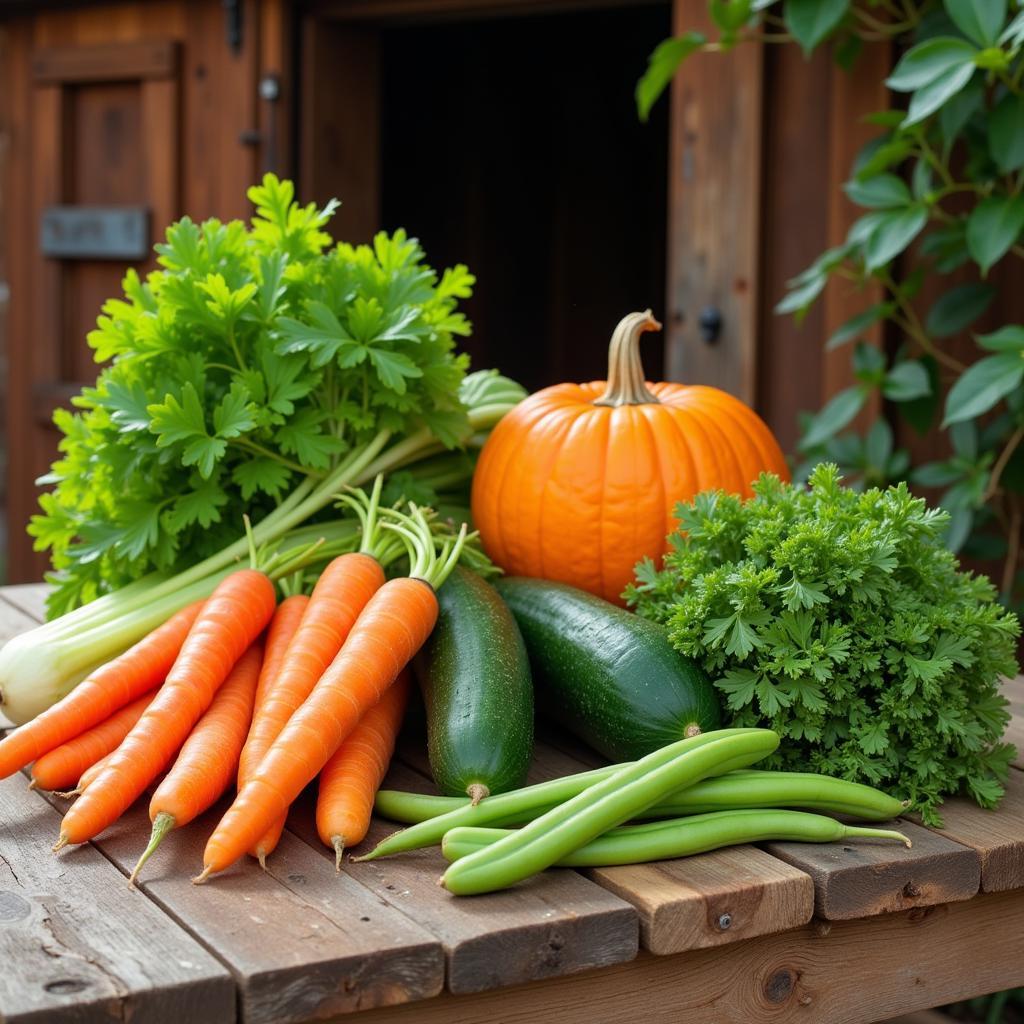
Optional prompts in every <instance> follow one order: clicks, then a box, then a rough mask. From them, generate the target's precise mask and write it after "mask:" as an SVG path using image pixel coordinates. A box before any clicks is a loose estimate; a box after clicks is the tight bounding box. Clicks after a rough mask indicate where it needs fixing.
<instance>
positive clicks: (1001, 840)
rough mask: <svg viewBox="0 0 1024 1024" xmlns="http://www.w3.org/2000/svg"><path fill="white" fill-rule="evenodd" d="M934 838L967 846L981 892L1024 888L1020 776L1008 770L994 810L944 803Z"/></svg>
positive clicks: (1023, 776) (958, 802) (960, 802)
mask: <svg viewBox="0 0 1024 1024" xmlns="http://www.w3.org/2000/svg"><path fill="white" fill-rule="evenodd" d="M942 821H943V826H944V827H943V828H942V829H941V830H938V834H939V835H942V836H945V837H946V838H947V839H953V840H955V841H956V842H958V843H962V844H963V845H964V846H969V847H970V848H971V849H972V850H974V851H976V852H977V854H978V859H979V861H980V863H981V889H982V892H1002V891H1004V890H1006V889H1020V888H1024V772H1020V771H1017V770H1016V769H1011V770H1010V777H1009V779H1008V780H1007V784H1006V795H1005V796H1004V797H1003V799H1002V800H1001V801H1000V803H999V807H998V808H997V809H996V810H992V811H986V810H984V809H983V808H981V807H979V806H978V805H977V804H976V803H974V801H973V800H967V799H957V800H947V801H946V802H945V803H944V804H943V805H942Z"/></svg>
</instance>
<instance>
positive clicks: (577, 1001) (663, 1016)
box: [360, 890, 1024, 1024]
mask: <svg viewBox="0 0 1024 1024" xmlns="http://www.w3.org/2000/svg"><path fill="white" fill-rule="evenodd" d="M1022 934H1024V890H1021V891H1017V892H1012V893H997V894H989V895H983V896H978V897H976V898H975V899H972V900H969V901H967V902H964V903H952V904H949V905H947V906H940V907H930V908H917V909H914V910H908V911H904V912H902V913H897V914H885V915H882V916H880V917H873V918H869V919H867V920H862V921H840V922H836V923H835V924H831V923H828V922H821V921H815V922H812V923H811V924H809V925H805V926H804V927H802V928H797V929H794V930H792V931H788V932H781V933H779V934H777V935H767V936H762V937H760V938H756V939H751V940H750V941H749V942H743V943H738V944H732V945H728V946H718V947H715V948H712V949H700V950H694V951H692V952H689V953H682V954H679V955H677V956H651V955H649V954H643V953H642V954H641V955H640V956H639V957H638V958H637V959H636V960H635V961H634V962H633V963H631V964H622V965H618V966H614V967H608V968H605V969H604V970H600V971H591V972H589V973H587V974H578V975H572V976H570V977H566V978H558V979H556V980H553V981H546V982H541V983H537V984H532V985H523V986H519V987H516V988H511V989H507V990H504V991H502V992H498V993H495V992H491V993H482V994H479V995H467V996H458V997H456V996H450V995H448V994H447V993H446V994H444V995H442V996H439V997H438V998H437V999H433V1000H431V1001H430V1002H427V1003H420V1004H416V1005H413V1006H403V1007H399V1008H397V1009H396V1010H383V1011H381V1010H378V1011H374V1012H373V1013H368V1014H366V1016H365V1017H364V1018H363V1019H362V1021H361V1022H360V1024H414V1022H415V1024H479V1022H480V1021H485V1020H488V1021H490V1020H500V1021H501V1024H534V1022H536V1021H558V1022H559V1024H622V1022H623V1021H639V1022H642V1024H678V1022H679V1021H685V1020H691V1019H692V1020H695V1021H714V1022H715V1024H749V1022H751V1021H759V1022H760V1021H771V1022H772V1024H812V1022H819V1021H821V1022H825V1021H827V1022H828V1024H870V1022H873V1021H879V1020H887V1019H889V1018H890V1017H893V1016H895V1015H897V1014H900V1013H909V1012H911V1011H913V1010H918V1009H923V1008H925V1007H929V1006H937V1005H941V1004H944V1003H949V1002H952V1001H954V1000H957V999H963V998H967V997H970V996H975V995H980V994H982V993H984V992H993V991H996V990H997V989H1003V988H1009V987H1012V986H1015V985H1021V984H1024V956H1022V955H1021V943H1020V941H1019V937H1020V936H1021V935H1022Z"/></svg>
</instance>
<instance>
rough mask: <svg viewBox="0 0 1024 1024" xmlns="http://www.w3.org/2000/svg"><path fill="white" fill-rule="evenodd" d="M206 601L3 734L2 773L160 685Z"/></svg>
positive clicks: (0, 746) (174, 617)
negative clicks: (38, 712) (35, 714)
mask: <svg viewBox="0 0 1024 1024" xmlns="http://www.w3.org/2000/svg"><path fill="white" fill-rule="evenodd" d="M204 603H205V602H203V601H196V602H194V603H193V604H190V605H189V606H188V607H187V608H182V609H181V611H180V612H177V613H176V614H175V615H172V616H171V617H170V618H169V619H168V620H167V621H166V622H165V623H164V624H163V625H162V626H158V627H157V628H156V629H154V630H153V632H152V633H150V634H149V635H148V636H147V637H144V638H143V639H142V640H140V641H139V642H138V643H137V644H136V645H135V646H134V647H129V648H128V650H127V651H125V652H124V654H122V655H121V656H120V657H118V658H115V659H114V660H113V661H109V662H107V664H106V665H103V666H101V667H100V668H98V669H96V671H95V672H93V673H92V674H91V675H90V676H88V678H86V679H83V680H82V681H81V682H80V683H79V684H78V686H76V687H75V689H73V690H72V691H71V692H70V693H69V694H68V695H67V696H66V697H64V698H63V699H62V700H59V701H57V703H56V704H54V705H53V706H52V707H50V708H47V709H46V710H45V711H44V712H43V713H42V714H41V715H39V716H37V717H36V718H34V719H33V720H32V721H31V722H28V723H26V724H25V725H23V726H22V727H21V728H20V729H18V730H16V731H15V732H13V733H11V734H10V736H8V737H6V738H5V739H3V740H0V779H5V778H7V776H8V775H13V774H14V773H15V772H16V771H19V770H20V769H22V768H24V767H25V765H27V764H29V763H30V762H32V761H36V760H38V759H39V758H40V757H42V756H43V754H45V753H47V751H50V750H53V749H54V748H55V747H59V746H60V745H61V744H62V743H66V742H67V741H68V740H70V739H74V737H75V736H78V735H80V734H81V733H83V732H85V731H86V730H87V729H91V728H92V727H93V726H94V725H99V723H100V722H103V721H105V720H106V719H108V718H110V716H111V715H112V714H113V713H114V712H115V711H117V710H118V709H119V708H123V707H124V706H125V705H126V704H128V703H130V702H131V701H133V700H135V698H136V697H141V696H142V694H144V693H148V692H149V691H150V690H152V689H153V688H154V687H156V686H159V685H160V684H161V683H162V682H163V681H164V679H165V677H166V676H167V673H168V672H169V671H170V670H171V666H172V665H173V664H174V659H175V658H177V656H178V652H179V651H180V650H181V645H182V644H183V643H184V641H185V637H186V636H187V635H188V631H189V630H190V629H191V628H192V624H193V623H194V622H195V620H196V617H197V616H198V615H199V610H200V608H202V607H203V604H204Z"/></svg>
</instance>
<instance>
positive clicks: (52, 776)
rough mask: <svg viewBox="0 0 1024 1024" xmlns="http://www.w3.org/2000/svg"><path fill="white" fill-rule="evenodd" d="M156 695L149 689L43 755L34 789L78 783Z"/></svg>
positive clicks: (34, 770) (35, 772)
mask: <svg viewBox="0 0 1024 1024" xmlns="http://www.w3.org/2000/svg"><path fill="white" fill-rule="evenodd" d="M156 694H157V691H156V690H150V692H149V693H145V694H143V695H142V696H141V697H138V698H136V699H135V700H133V701H132V702H131V704H126V705H125V706H124V707H123V708H121V709H120V710H119V711H115V712H114V713H113V714H112V715H111V716H110V717H109V718H108V719H107V720H106V721H104V722H100V724H99V725H94V726H93V727H92V728H91V729H86V731H85V732H83V733H80V734H79V735H78V736H76V737H75V738H74V739H72V740H68V741H67V743H62V744H61V745H60V746H59V747H54V748H53V750H51V751H50V752H49V753H46V754H43V756H42V757H41V758H39V760H38V761H36V763H35V764H34V765H32V788H33V789H57V790H60V789H69V788H70V787H72V786H74V785H76V784H77V783H78V780H79V779H80V778H81V777H82V772H84V771H85V770H86V769H87V768H89V767H91V766H92V765H94V764H95V763H96V762H97V761H99V760H100V759H101V758H104V757H106V756H107V754H109V753H110V752H111V751H112V750H114V749H115V747H117V746H118V745H119V744H120V743H121V741H122V740H123V739H124V738H125V736H127V735H128V733H129V732H130V731H131V728H132V726H133V725H134V724H135V723H136V722H137V721H138V720H139V719H140V718H141V717H142V712H143V711H145V710H146V708H148V707H149V705H150V703H151V702H152V700H153V698H154V697H155V696H156Z"/></svg>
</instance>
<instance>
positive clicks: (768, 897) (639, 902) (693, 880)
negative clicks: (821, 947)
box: [587, 846, 814, 954]
mask: <svg viewBox="0 0 1024 1024" xmlns="http://www.w3.org/2000/svg"><path fill="white" fill-rule="evenodd" d="M587 877H589V878H591V879H593V881H595V882H597V884H598V885H602V886H604V887H605V888H606V889H608V890H609V891H611V892H613V893H615V894H616V895H617V896H621V897H622V899H624V900H625V901H626V902H627V903H630V904H632V905H633V906H634V907H636V910H637V913H639V915H640V938H641V942H642V944H643V947H644V949H647V950H650V952H652V953H658V954H668V953H681V952H684V951H685V950H688V949H704V948H706V947H708V946H721V945H724V944H725V943H728V942H737V941H739V940H741V939H750V938H752V937H753V936H755V935H769V934H771V933H773V932H781V931H786V930H787V929H789V928H797V927H799V926H800V925H802V924H806V923H807V922H808V921H810V919H811V917H812V916H813V914H814V883H813V881H812V880H811V877H810V876H809V875H807V874H805V873H804V872H803V871H801V870H799V869H798V868H795V867H792V866H791V865H789V864H786V863H784V862H783V861H781V860H778V859H777V858H775V857H772V856H771V855H770V854H768V853H765V852H764V851H763V850H759V849H757V848H756V847H754V846H736V847H733V848H731V849H726V850H715V851H714V852H712V853H704V854H701V855H699V856H697V857H687V858H685V859H682V860H671V861H661V862H659V863H656V864H635V865H630V866H628V867H615V868H597V869H594V870H591V871H588V872H587Z"/></svg>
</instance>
